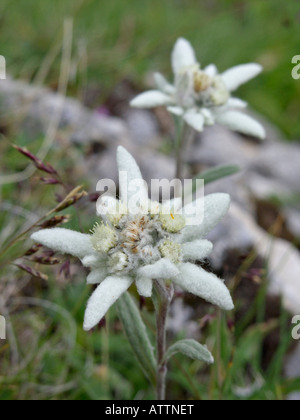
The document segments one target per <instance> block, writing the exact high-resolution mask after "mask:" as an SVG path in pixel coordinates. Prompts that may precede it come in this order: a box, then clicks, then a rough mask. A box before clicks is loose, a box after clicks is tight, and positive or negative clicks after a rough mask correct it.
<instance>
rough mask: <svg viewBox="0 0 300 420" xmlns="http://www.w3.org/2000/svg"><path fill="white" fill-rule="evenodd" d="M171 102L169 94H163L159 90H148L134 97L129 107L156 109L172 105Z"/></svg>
mask: <svg viewBox="0 0 300 420" xmlns="http://www.w3.org/2000/svg"><path fill="white" fill-rule="evenodd" d="M173 102H174V101H173V99H172V97H170V95H169V94H166V93H163V92H161V91H160V90H149V91H148V92H144V93H141V94H140V95H138V96H136V97H135V98H134V99H133V100H132V101H131V102H130V105H131V106H132V107H133V108H156V107H158V106H168V105H172V103H173Z"/></svg>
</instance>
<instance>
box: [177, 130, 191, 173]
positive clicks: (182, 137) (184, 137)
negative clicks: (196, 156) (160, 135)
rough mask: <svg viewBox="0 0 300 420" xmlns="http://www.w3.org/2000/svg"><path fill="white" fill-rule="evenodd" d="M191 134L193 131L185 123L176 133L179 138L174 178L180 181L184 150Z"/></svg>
mask: <svg viewBox="0 0 300 420" xmlns="http://www.w3.org/2000/svg"><path fill="white" fill-rule="evenodd" d="M192 134H193V131H192V129H191V128H190V127H189V126H188V125H187V124H184V125H183V127H182V129H181V130H180V133H179V134H178V136H179V140H178V142H177V145H176V179H179V180H180V181H182V180H183V177H184V163H185V160H186V159H185V158H186V152H187V150H188V148H189V145H190V142H191V139H192Z"/></svg>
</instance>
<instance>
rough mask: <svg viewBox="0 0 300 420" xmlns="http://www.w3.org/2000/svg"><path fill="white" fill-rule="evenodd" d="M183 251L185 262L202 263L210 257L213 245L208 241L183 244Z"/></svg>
mask: <svg viewBox="0 0 300 420" xmlns="http://www.w3.org/2000/svg"><path fill="white" fill-rule="evenodd" d="M181 249H182V257H183V260H184V261H201V260H204V259H205V258H207V257H208V256H209V255H210V253H211V252H212V250H213V244H212V243H211V242H209V241H206V240H198V241H193V242H187V243H185V244H183V245H182V247H181Z"/></svg>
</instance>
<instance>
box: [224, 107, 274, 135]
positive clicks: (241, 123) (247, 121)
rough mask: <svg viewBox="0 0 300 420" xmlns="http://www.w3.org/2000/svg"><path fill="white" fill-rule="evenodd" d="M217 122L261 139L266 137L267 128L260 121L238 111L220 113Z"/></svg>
mask: <svg viewBox="0 0 300 420" xmlns="http://www.w3.org/2000/svg"><path fill="white" fill-rule="evenodd" d="M216 122H217V123H219V124H222V125H225V126H226V127H228V128H230V129H231V130H235V131H238V132H240V133H243V134H246V135H249V136H253V137H258V138H259V139H264V138H265V137H266V132H265V129H264V128H263V126H262V125H261V124H260V123H259V122H257V121H256V120H254V119H253V118H251V117H249V116H248V115H246V114H243V113H241V112H238V111H225V112H223V113H220V114H219V115H217V116H216Z"/></svg>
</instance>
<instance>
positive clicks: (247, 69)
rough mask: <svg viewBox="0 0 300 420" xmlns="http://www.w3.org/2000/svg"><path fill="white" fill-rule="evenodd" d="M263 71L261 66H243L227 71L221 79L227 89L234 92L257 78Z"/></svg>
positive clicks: (254, 64)
mask: <svg viewBox="0 0 300 420" xmlns="http://www.w3.org/2000/svg"><path fill="white" fill-rule="evenodd" d="M262 70H263V67H262V66H261V65H260V64H256V63H249V64H241V65H239V66H235V67H232V68H231V69H229V70H227V71H225V72H224V73H223V74H222V75H221V77H222V79H223V81H224V83H225V85H226V87H227V89H228V90H230V91H231V92H233V91H234V90H236V89H237V88H238V87H240V86H241V85H243V84H244V83H246V82H248V81H249V80H251V79H253V78H254V77H256V76H257V75H258V74H259V73H261V72H262Z"/></svg>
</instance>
